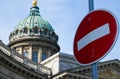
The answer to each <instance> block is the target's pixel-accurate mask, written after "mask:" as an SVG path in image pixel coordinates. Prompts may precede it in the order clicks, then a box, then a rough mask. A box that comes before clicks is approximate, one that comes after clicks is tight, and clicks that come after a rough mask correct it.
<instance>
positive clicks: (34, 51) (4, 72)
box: [0, 0, 120, 79]
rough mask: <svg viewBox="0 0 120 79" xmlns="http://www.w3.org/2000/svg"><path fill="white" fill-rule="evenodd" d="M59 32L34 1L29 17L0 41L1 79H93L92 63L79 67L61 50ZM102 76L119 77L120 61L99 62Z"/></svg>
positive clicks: (100, 75)
mask: <svg viewBox="0 0 120 79" xmlns="http://www.w3.org/2000/svg"><path fill="white" fill-rule="evenodd" d="M58 39H59V37H58V35H57V34H56V33H55V31H54V29H53V28H52V26H51V25H50V24H49V22H48V21H46V20H44V19H43V18H42V17H41V15H40V12H39V7H38V6H37V1H36V0H33V2H32V7H31V8H30V13H29V15H28V17H26V18H25V19H23V20H22V21H21V22H20V23H19V24H18V25H17V26H16V27H15V29H14V30H13V31H12V32H11V33H10V36H9V41H10V42H9V44H8V45H5V44H4V43H3V42H2V41H1V40H0V79H92V69H91V66H85V67H83V66H80V65H79V64H78V63H77V62H76V61H75V59H74V56H72V55H69V54H65V53H61V52H59V51H60V46H59V45H58ZM98 73H99V79H120V61H119V60H110V61H106V62H101V63H98Z"/></svg>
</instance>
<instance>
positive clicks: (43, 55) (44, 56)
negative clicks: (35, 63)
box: [42, 52, 47, 61]
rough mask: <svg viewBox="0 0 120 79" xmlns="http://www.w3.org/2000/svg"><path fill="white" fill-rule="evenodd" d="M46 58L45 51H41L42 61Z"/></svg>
mask: <svg viewBox="0 0 120 79" xmlns="http://www.w3.org/2000/svg"><path fill="white" fill-rule="evenodd" d="M46 58H47V53H46V52H43V53H42V61H43V60H45V59H46Z"/></svg>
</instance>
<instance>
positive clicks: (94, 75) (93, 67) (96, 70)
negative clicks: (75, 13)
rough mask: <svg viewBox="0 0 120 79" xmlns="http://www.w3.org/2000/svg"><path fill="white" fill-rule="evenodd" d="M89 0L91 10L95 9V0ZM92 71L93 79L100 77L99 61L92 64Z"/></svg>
mask: <svg viewBox="0 0 120 79" xmlns="http://www.w3.org/2000/svg"><path fill="white" fill-rule="evenodd" d="M88 1H89V12H90V11H92V10H94V0H88ZM92 73H93V79H98V69H97V62H96V63H94V64H93V65H92Z"/></svg>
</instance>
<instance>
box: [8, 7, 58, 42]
mask: <svg viewBox="0 0 120 79" xmlns="http://www.w3.org/2000/svg"><path fill="white" fill-rule="evenodd" d="M33 37H34V38H46V39H48V40H50V41H55V42H57V41H58V36H57V35H56V33H55V32H54V30H53V28H52V26H51V25H50V24H49V23H48V21H46V20H44V19H43V18H42V17H41V15H40V12H39V8H38V7H37V6H32V7H31V8H30V14H29V16H28V17H27V18H25V19H23V20H22V21H21V22H20V23H19V24H18V25H17V26H16V27H15V30H14V31H13V32H12V33H11V34H10V36H9V40H10V41H15V40H19V39H25V38H33Z"/></svg>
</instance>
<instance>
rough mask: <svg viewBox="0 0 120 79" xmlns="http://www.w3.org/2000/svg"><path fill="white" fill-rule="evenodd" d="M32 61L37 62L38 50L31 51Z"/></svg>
mask: <svg viewBox="0 0 120 79" xmlns="http://www.w3.org/2000/svg"><path fill="white" fill-rule="evenodd" d="M32 61H34V62H38V52H37V51H33V53H32Z"/></svg>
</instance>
